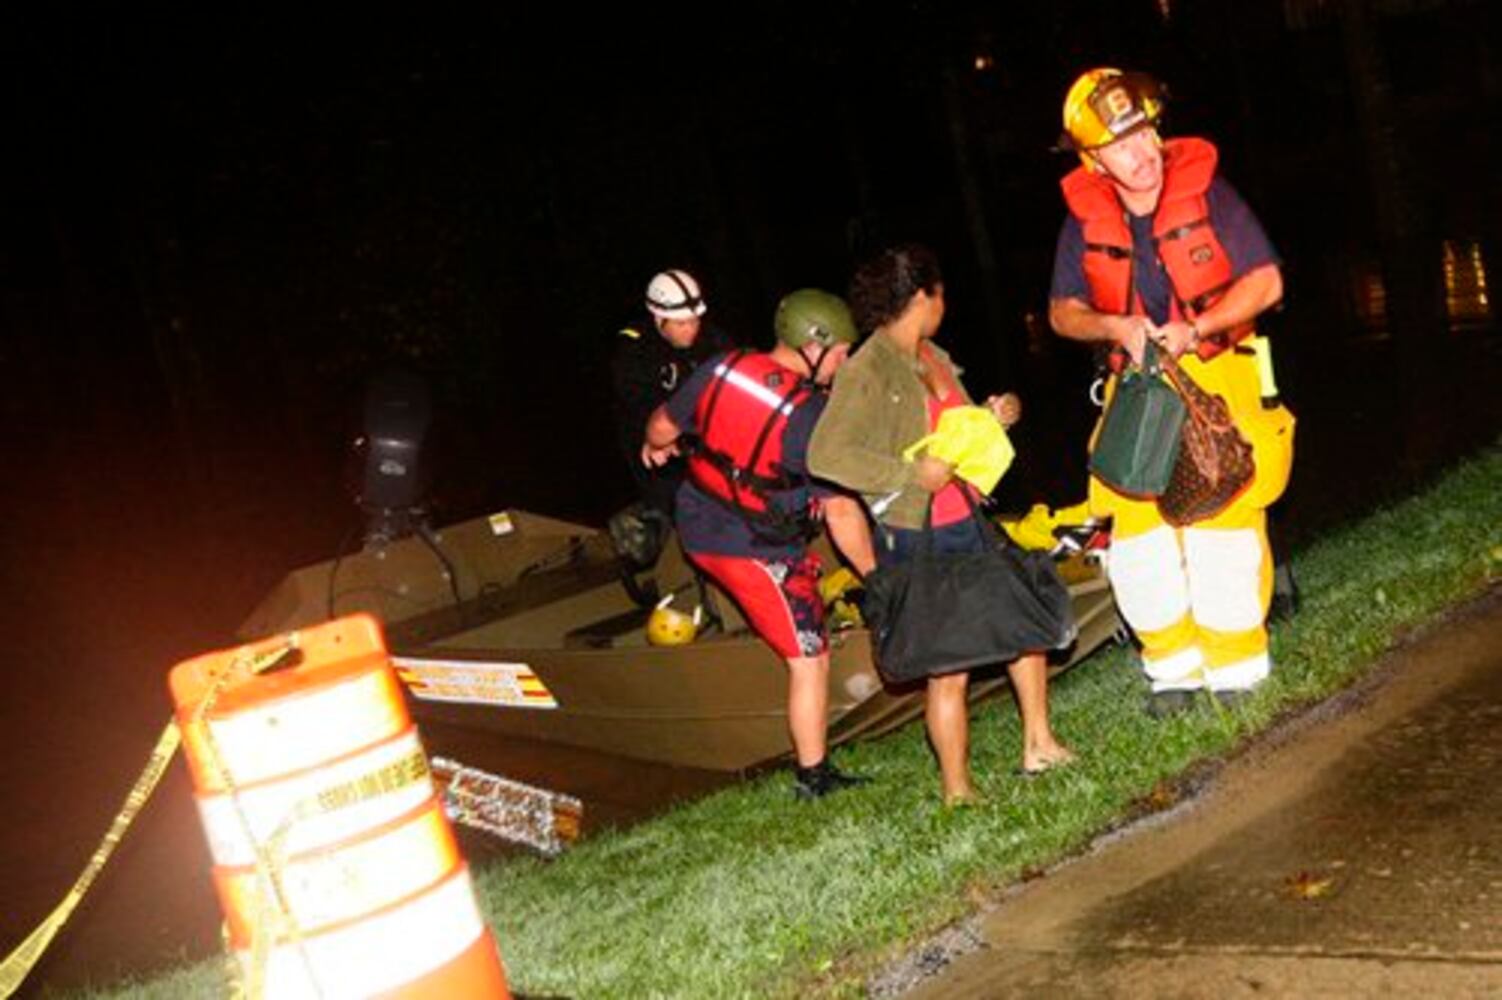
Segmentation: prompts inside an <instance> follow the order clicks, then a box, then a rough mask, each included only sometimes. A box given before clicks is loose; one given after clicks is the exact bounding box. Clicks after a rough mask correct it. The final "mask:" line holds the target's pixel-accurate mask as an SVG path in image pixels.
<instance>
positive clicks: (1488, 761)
mask: <svg viewBox="0 0 1502 1000" xmlns="http://www.w3.org/2000/svg"><path fill="white" fill-rule="evenodd" d="M1499 765H1502V589H1494V590H1493V591H1492V592H1491V593H1490V594H1489V595H1488V596H1486V597H1484V598H1482V599H1481V600H1479V601H1478V602H1476V603H1474V604H1472V605H1470V606H1468V607H1466V608H1464V609H1462V610H1461V611H1459V612H1456V613H1454V614H1452V615H1450V616H1448V617H1447V618H1446V619H1444V620H1443V621H1441V622H1439V623H1436V624H1435V625H1433V626H1431V627H1429V628H1427V629H1425V630H1424V631H1423V632H1422V633H1421V634H1419V635H1417V636H1415V637H1412V638H1411V639H1410V640H1409V641H1408V642H1407V643H1405V644H1404V645H1403V646H1402V647H1400V648H1399V649H1397V650H1395V651H1394V652H1393V653H1392V654H1390V655H1389V656H1388V657H1387V659H1386V660H1385V662H1384V664H1383V665H1382V666H1381V667H1380V668H1379V669H1378V671H1377V672H1376V673H1375V674H1374V675H1373V676H1372V677H1371V678H1370V679H1369V680H1367V681H1365V682H1363V683H1362V684H1360V685H1359V686H1358V687H1357V688H1355V689H1353V690H1351V691H1348V692H1347V693H1345V694H1343V695H1340V696H1338V697H1337V698H1335V699H1334V700H1332V701H1331V702H1329V703H1327V704H1326V705H1324V706H1321V707H1320V708H1318V709H1316V710H1314V711H1313V712H1311V713H1309V714H1307V715H1306V716H1304V717H1303V718H1301V719H1299V720H1295V721H1294V722H1292V723H1290V724H1288V725H1285V726H1283V727H1282V728H1280V729H1278V730H1276V731H1274V732H1273V733H1272V734H1270V735H1269V737H1267V738H1265V739H1263V740H1261V741H1259V744H1258V745H1257V746H1256V747H1254V748H1253V749H1251V750H1250V751H1249V752H1247V753H1245V754H1242V755H1241V756H1239V757H1238V758H1237V759H1236V760H1235V761H1233V762H1232V763H1231V764H1230V765H1228V766H1227V767H1226V768H1225V769H1224V771H1222V772H1221V773H1220V774H1219V775H1218V776H1216V778H1215V779H1214V781H1213V782H1212V783H1211V786H1210V788H1209V789H1207V790H1206V791H1205V792H1204V793H1202V794H1201V795H1199V796H1198V797H1196V799H1195V800H1194V801H1192V802H1190V803H1188V804H1185V805H1183V806H1181V807H1179V808H1178V809H1176V810H1174V811H1173V812H1172V813H1170V814H1169V815H1167V816H1163V817H1159V818H1157V819H1156V820H1154V821H1152V822H1149V823H1146V824H1143V825H1142V826H1140V827H1139V828H1137V829H1135V830H1132V831H1130V832H1128V833H1126V834H1124V835H1119V836H1117V837H1114V838H1112V839H1111V842H1109V843H1106V844H1103V845H1100V846H1098V847H1097V848H1096V849H1095V850H1094V851H1092V852H1091V853H1090V854H1088V855H1087V856H1085V857H1083V858H1081V859H1079V860H1077V861H1074V862H1072V863H1069V864H1066V865H1064V866H1062V867H1060V868H1059V869H1057V870H1055V871H1053V872H1051V873H1049V874H1048V875H1047V876H1046V877H1044V878H1041V879H1038V880H1036V881H1033V882H1031V883H1028V884H1027V885H1025V886H1023V887H1022V888H1021V889H1020V890H1015V891H1014V892H1012V893H1011V894H1010V895H1009V896H1007V897H1006V898H1002V899H999V900H995V901H993V903H992V904H991V905H990V906H988V907H987V908H986V912H984V913H983V914H982V915H981V916H980V917H978V918H975V919H974V920H972V921H970V922H969V923H967V924H966V925H963V926H960V927H956V928H952V929H951V930H950V931H949V932H947V933H946V935H943V936H941V937H940V938H938V939H936V940H935V941H934V942H932V943H930V945H929V946H928V947H927V948H925V949H920V950H919V951H918V953H917V954H916V955H914V956H910V958H909V961H908V962H907V963H906V966H907V974H906V975H905V976H904V975H903V971H902V970H901V969H895V970H888V972H887V973H886V974H885V975H884V977H880V978H878V979H877V980H875V981H874V982H873V984H872V986H873V992H874V993H877V994H879V995H881V994H885V995H894V994H896V993H898V992H902V993H903V995H905V996H908V997H913V998H930V997H934V998H937V997H944V998H982V997H1012V996H1023V995H1038V996H1071V997H1073V996H1089V997H1155V998H1164V997H1213V998H1216V1000H1231V998H1236V997H1252V996H1255V997H1305V996H1321V997H1329V996H1334V997H1345V996H1350V997H1358V996H1359V997H1369V996H1388V995H1391V996H1422V997H1428V996H1434V997H1473V996H1474V997H1482V996H1490V997H1497V996H1502V839H1499V837H1498V835H1497V831H1498V829H1499V828H1502V783H1499V782H1498V781H1497V777H1496V776H1497V773H1498V768H1499ZM962 952H963V954H960V953H962ZM915 981H916V982H915ZM904 986H912V987H913V988H911V989H906V990H903V989H902V988H901V987H904Z"/></svg>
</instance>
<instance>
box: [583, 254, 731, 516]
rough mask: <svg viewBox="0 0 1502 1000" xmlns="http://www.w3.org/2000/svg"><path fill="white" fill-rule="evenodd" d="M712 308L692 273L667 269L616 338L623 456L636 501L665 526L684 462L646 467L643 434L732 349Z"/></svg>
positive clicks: (614, 372)
mask: <svg viewBox="0 0 1502 1000" xmlns="http://www.w3.org/2000/svg"><path fill="white" fill-rule="evenodd" d="M708 308H709V307H708V305H707V304H706V303H705V301H704V295H703V292H702V291H701V290H700V288H699V283H698V282H697V281H696V280H694V276H693V275H691V274H689V273H688V272H687V271H681V270H678V269H676V268H675V269H671V270H667V271H663V272H662V273H661V274H658V275H657V276H656V277H654V278H653V279H652V281H651V283H649V284H648V285H647V294H646V314H645V315H644V316H643V317H642V318H641V319H640V320H638V321H637V322H635V323H633V324H631V325H630V326H627V327H624V328H623V329H622V330H621V331H620V336H619V337H617V338H616V340H617V343H616V349H615V357H614V359H613V361H612V363H611V381H612V384H613V387H614V395H615V421H616V432H617V435H618V437H619V440H620V447H621V454H622V456H623V457H624V458H625V459H626V463H627V465H628V466H629V467H630V469H631V474H632V478H633V480H634V481H635V483H636V490H637V495H638V497H639V498H640V500H641V502H642V504H643V505H644V506H645V507H646V509H647V511H649V512H652V513H651V514H650V515H649V516H656V517H658V518H660V519H661V520H662V522H663V523H664V525H665V524H666V523H667V522H668V521H669V520H671V518H672V516H673V498H674V496H675V495H676V494H677V492H678V484H679V483H681V482H683V462H682V461H681V460H675V461H672V462H668V463H666V464H663V465H660V466H649V465H646V464H644V463H643V461H642V432H643V429H644V428H645V427H646V426H647V418H648V417H650V416H651V415H652V411H654V410H656V409H657V407H659V406H661V405H662V404H663V403H665V402H666V401H667V399H668V397H669V396H671V395H672V394H673V393H674V392H676V391H677V389H678V387H679V386H681V385H682V384H683V383H684V382H686V381H687V380H688V377H689V375H691V374H692V373H693V371H694V369H695V368H697V367H698V366H699V364H700V363H701V362H703V361H705V360H706V359H708V358H711V357H714V356H715V355H717V354H723V353H724V352H725V351H727V350H729V349H730V348H731V347H733V346H734V344H733V343H732V342H731V340H730V338H729V337H727V336H726V335H725V334H724V333H722V332H721V331H719V330H718V329H716V328H715V327H713V326H710V325H709V324H706V323H705V322H704V314H705V312H707V311H708Z"/></svg>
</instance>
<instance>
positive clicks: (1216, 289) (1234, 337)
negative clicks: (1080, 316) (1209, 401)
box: [1060, 139, 1252, 360]
mask: <svg viewBox="0 0 1502 1000" xmlns="http://www.w3.org/2000/svg"><path fill="white" fill-rule="evenodd" d="M1217 159H1218V154H1217V153H1216V151H1215V147H1214V146H1213V145H1212V144H1211V143H1209V142H1206V141H1205V140H1204V139H1170V140H1169V141H1167V142H1165V143H1164V144H1163V191H1162V193H1161V194H1160V195H1159V198H1158V208H1157V211H1156V212H1154V213H1153V243H1154V245H1155V249H1156V251H1157V257H1158V259H1159V260H1160V261H1162V262H1163V268H1164V270H1165V271H1167V272H1168V280H1169V284H1170V285H1171V286H1172V289H1173V297H1172V301H1171V303H1170V306H1169V316H1170V318H1172V319H1181V320H1192V319H1193V318H1194V317H1195V316H1198V315H1199V314H1200V313H1202V312H1204V311H1205V310H1206V309H1208V308H1209V307H1210V306H1211V305H1213V304H1214V303H1215V302H1216V301H1217V300H1218V299H1219V298H1220V297H1221V296H1222V295H1224V294H1225V291H1226V289H1227V288H1229V287H1230V286H1231V284H1232V283H1233V282H1234V281H1235V280H1236V279H1235V275H1234V274H1233V273H1232V270H1231V258H1230V257H1229V256H1228V255H1227V254H1226V250H1225V247H1224V246H1222V245H1221V242H1220V238H1219V237H1218V236H1217V235H1216V233H1215V227H1214V226H1213V225H1212V224H1211V222H1210V203H1209V200H1208V199H1207V198H1206V197H1205V193H1206V192H1207V191H1208V190H1209V189H1210V182H1211V181H1212V180H1214V178H1215V164H1216V161H1217ZM1060 184H1061V186H1062V187H1063V189H1064V201H1065V202H1066V203H1067V204H1068V206H1069V211H1070V212H1072V213H1073V214H1074V216H1075V218H1077V219H1079V221H1080V226H1081V228H1082V230H1083V232H1084V239H1085V256H1084V260H1083V266H1084V271H1085V281H1086V283H1087V284H1088V285H1089V286H1090V304H1091V305H1092V306H1093V307H1094V308H1095V309H1097V310H1099V311H1101V312H1106V313H1118V314H1131V315H1137V316H1140V315H1143V314H1144V312H1145V310H1144V308H1143V305H1142V297H1141V296H1140V295H1139V294H1138V293H1137V290H1136V287H1135V285H1134V284H1133V280H1132V279H1133V275H1132V231H1131V227H1130V226H1129V225H1128V223H1127V219H1126V211H1125V209H1123V208H1122V205H1121V201H1120V199H1119V198H1118V197H1117V194H1116V187H1115V185H1114V184H1113V183H1112V182H1111V180H1110V178H1109V177H1107V176H1106V175H1104V174H1100V173H1096V172H1094V171H1091V170H1087V169H1086V168H1085V167H1083V166H1081V167H1077V168H1075V169H1074V170H1073V171H1071V172H1070V173H1069V174H1068V175H1067V176H1065V178H1064V179H1063V181H1061V182H1060ZM1251 332H1252V325H1251V324H1250V323H1243V324H1242V325H1240V326H1238V327H1235V328H1233V329H1231V330H1227V331H1224V332H1223V333H1218V334H1216V335H1214V336H1210V337H1206V338H1204V339H1202V340H1201V341H1200V344H1199V348H1198V354H1199V356H1200V358H1201V359H1204V360H1209V359H1210V358H1213V357H1214V356H1215V355H1217V354H1219V353H1220V352H1221V351H1224V350H1226V349H1228V348H1230V347H1232V346H1234V345H1235V344H1236V343H1238V342H1239V341H1241V340H1243V339H1245V338H1246V337H1247V336H1249V335H1250V334H1251Z"/></svg>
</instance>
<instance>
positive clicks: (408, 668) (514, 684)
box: [391, 656, 558, 708]
mask: <svg viewBox="0 0 1502 1000" xmlns="http://www.w3.org/2000/svg"><path fill="white" fill-rule="evenodd" d="M391 662H392V663H393V664H394V665H395V667H396V675H397V676H398V677H400V678H401V679H402V683H403V684H405V685H407V690H409V691H411V692H412V697H414V698H417V699H419V700H421V701H454V702H461V703H464V704H471V705H505V706H507V707H509V708H557V707H558V701H557V699H556V698H554V697H553V694H552V692H551V691H549V690H548V689H547V686H546V685H544V684H543V682H542V679H541V678H539V677H538V676H537V675H536V674H535V673H533V672H532V668H531V667H529V666H527V665H526V664H525V663H494V662H490V661H487V660H426V659H418V658H415V657H410V656H395V657H392V660H391Z"/></svg>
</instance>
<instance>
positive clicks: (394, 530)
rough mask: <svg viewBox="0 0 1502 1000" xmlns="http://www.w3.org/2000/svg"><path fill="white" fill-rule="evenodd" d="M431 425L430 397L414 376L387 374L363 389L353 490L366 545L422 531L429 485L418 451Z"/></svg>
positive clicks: (401, 373) (425, 387)
mask: <svg viewBox="0 0 1502 1000" xmlns="http://www.w3.org/2000/svg"><path fill="white" fill-rule="evenodd" d="M432 422H433V404H432V398H431V396H430V394H429V392H428V385H427V383H426V382H425V381H424V380H423V379H421V378H419V377H418V376H416V375H413V374H412V373H410V372H404V371H390V372H385V373H383V374H381V375H377V376H376V377H374V378H372V379H371V380H370V383H369V384H368V385H367V386H366V390H365V427H364V433H362V434H361V435H360V436H359V437H357V438H356V439H355V442H354V448H355V455H356V457H357V459H358V460H359V462H358V468H357V471H356V482H355V484H354V490H355V501H356V503H358V504H359V505H360V509H361V510H362V511H364V513H365V544H366V545H367V546H370V545H380V544H385V543H388V542H394V541H396V540H397V539H400V538H405V537H407V536H408V535H411V534H413V533H414V532H418V531H420V529H422V528H424V527H425V526H426V519H427V515H428V506H427V501H428V485H429V483H428V475H427V468H426V465H425V463H424V462H423V460H422V450H423V444H424V443H425V441H426V439H427V436H428V429H429V427H430V425H431V424H432Z"/></svg>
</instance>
